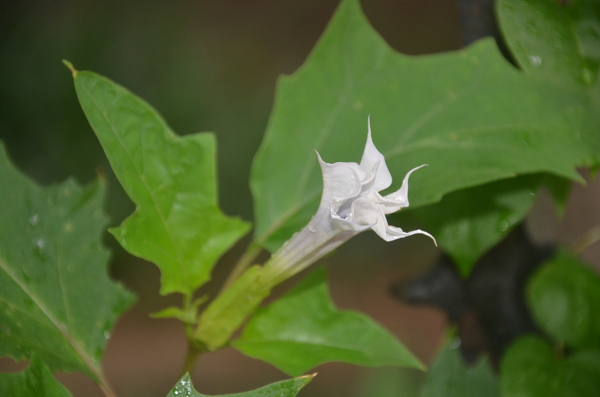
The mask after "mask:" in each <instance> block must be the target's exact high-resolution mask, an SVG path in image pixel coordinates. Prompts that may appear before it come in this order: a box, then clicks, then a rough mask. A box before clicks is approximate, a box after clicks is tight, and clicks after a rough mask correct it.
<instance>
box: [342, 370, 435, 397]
mask: <svg viewBox="0 0 600 397" xmlns="http://www.w3.org/2000/svg"><path fill="white" fill-rule="evenodd" d="M365 374H366V376H364V377H363V379H361V381H360V383H359V384H358V388H357V391H356V393H354V394H353V397H374V396H377V397H417V396H418V392H419V389H420V386H421V385H420V382H419V381H420V380H421V378H422V376H419V375H423V373H419V374H417V373H416V371H414V370H407V369H406V368H395V367H388V368H370V369H369V370H368V371H366V372H365Z"/></svg>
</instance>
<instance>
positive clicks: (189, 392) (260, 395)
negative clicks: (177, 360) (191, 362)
mask: <svg viewBox="0 0 600 397" xmlns="http://www.w3.org/2000/svg"><path fill="white" fill-rule="evenodd" d="M312 378H314V375H307V376H302V377H299V378H295V379H289V380H284V381H281V382H276V383H272V384H270V385H268V386H264V387H261V388H260V389H256V390H253V391H249V392H245V393H236V394H226V395H221V396H220V397H294V396H295V395H297V394H298V392H299V391H300V389H302V388H303V387H304V386H306V384H307V383H308V382H310V381H311V380H312ZM167 397H210V396H207V395H205V394H201V393H198V392H197V391H196V389H194V386H193V385H192V381H191V379H190V376H189V375H188V374H185V375H184V377H183V378H181V379H180V380H179V382H177V384H176V385H175V387H174V388H173V390H171V392H170V393H169V395H168V396H167Z"/></svg>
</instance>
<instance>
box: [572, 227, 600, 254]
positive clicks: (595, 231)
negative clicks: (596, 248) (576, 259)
mask: <svg viewBox="0 0 600 397" xmlns="http://www.w3.org/2000/svg"><path fill="white" fill-rule="evenodd" d="M598 241H600V225H596V226H594V227H593V228H591V229H590V230H588V231H587V232H585V233H584V234H583V236H581V237H580V238H579V239H578V240H577V241H576V242H575V244H573V252H574V253H575V254H576V255H579V254H581V253H582V252H583V251H585V250H586V249H587V248H588V247H589V246H591V245H593V244H594V243H596V242H598Z"/></svg>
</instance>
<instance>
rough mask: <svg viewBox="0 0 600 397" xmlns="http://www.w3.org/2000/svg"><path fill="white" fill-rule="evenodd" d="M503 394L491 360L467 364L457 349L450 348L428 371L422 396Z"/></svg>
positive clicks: (494, 395)
mask: <svg viewBox="0 0 600 397" xmlns="http://www.w3.org/2000/svg"><path fill="white" fill-rule="evenodd" d="M499 395H500V390H499V387H498V380H497V379H496V376H495V375H494V373H493V372H492V368H491V366H490V364H489V362H488V361H487V359H482V360H480V361H479V362H478V363H477V364H476V365H475V366H473V367H470V366H467V365H466V364H465V363H464V361H463V359H462V357H461V356H460V352H459V350H458V349H456V348H454V349H453V348H451V347H446V348H445V349H444V350H442V352H441V353H440V354H439V355H438V357H437V358H436V360H435V362H434V363H433V366H432V367H431V370H430V371H429V373H428V374H427V379H426V380H425V385H424V386H423V389H422V390H421V394H420V396H421V397H446V396H477V397H496V396H499Z"/></svg>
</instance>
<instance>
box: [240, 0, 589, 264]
mask: <svg viewBox="0 0 600 397" xmlns="http://www.w3.org/2000/svg"><path fill="white" fill-rule="evenodd" d="M591 102H592V99H591V98H590V97H589V95H587V93H585V92H582V91H580V90H570V89H568V90H566V89H565V88H564V87H562V86H557V85H551V84H548V83H547V82H545V81H541V80H539V79H532V78H530V77H529V76H527V75H525V74H524V73H522V72H520V71H518V70H516V69H515V68H514V67H512V66H511V65H510V64H509V63H508V62H506V61H505V60H504V59H503V58H502V56H501V55H500V53H499V51H498V50H497V48H496V47H495V44H494V42H493V40H491V39H484V40H482V41H480V42H478V43H476V44H474V45H473V46H471V47H469V48H467V49H465V50H463V51H457V52H453V53H447V54H436V55H428V56H421V57H410V56H405V55H402V54H399V53H397V52H395V51H393V50H392V49H391V48H390V47H389V46H388V45H387V44H386V43H385V42H384V41H383V39H382V38H381V37H380V36H379V35H378V34H377V33H376V32H375V30H374V29H373V28H372V27H371V26H370V25H369V23H368V21H367V20H366V18H365V17H364V15H363V14H362V11H361V10H360V6H359V2H358V1H357V0H346V1H343V2H342V3H341V5H340V7H339V9H338V11H337V12H336V14H335V16H334V18H333V20H332V21H331V23H330V25H329V26H328V28H327V30H326V32H325V33H324V35H323V36H322V37H321V39H320V41H319V43H318V44H317V46H316V48H315V49H314V50H313V52H312V54H311V55H310V57H309V58H308V60H307V61H306V63H305V64H304V66H303V67H302V68H301V69H300V70H299V71H298V72H296V73H295V74H294V75H292V76H289V77H284V78H282V79H281V80H280V82H279V84H278V90H277V97H276V99H275V105H274V109H273V113H272V115H271V119H270V121H269V125H268V129H267V131H266V135H265V138H264V140H263V143H262V145H261V147H260V149H259V152H258V153H257V155H256V158H255V161H254V163H253V168H252V180H251V186H252V192H253V195H254V198H255V206H256V211H255V215H256V222H257V225H256V230H255V233H256V234H255V239H256V240H257V241H258V243H260V244H262V245H263V246H265V247H266V248H268V249H269V250H271V251H273V250H275V249H277V248H278V247H280V246H281V244H283V242H284V241H286V240H287V239H288V238H289V237H290V236H291V235H292V234H293V233H294V232H296V231H297V230H299V229H300V228H301V227H303V226H304V225H305V224H306V223H307V222H308V220H309V219H310V217H311V216H312V215H313V214H314V212H315V210H316V208H317V207H318V201H319V196H320V194H321V186H322V185H321V174H320V170H319V166H318V162H317V159H316V155H315V153H314V150H315V149H316V150H318V151H319V153H320V154H321V156H322V158H323V159H324V160H325V161H327V162H335V161H357V160H358V159H360V156H361V152H362V149H363V146H364V142H365V139H366V136H365V135H366V119H367V115H368V114H371V124H372V129H373V140H374V142H375V145H376V146H377V147H378V148H379V149H380V150H381V151H382V153H383V154H384V155H385V157H386V161H387V164H388V167H389V169H390V171H391V173H392V175H393V176H395V178H396V180H395V183H394V185H393V187H395V188H397V187H398V186H399V184H400V181H399V178H400V177H401V176H403V175H404V174H405V173H406V172H407V171H408V170H409V169H411V168H413V167H415V166H417V165H420V164H423V163H427V164H429V165H430V166H429V167H428V168H426V169H424V170H420V171H419V172H417V173H415V174H414V175H413V176H411V189H410V193H409V195H410V203H411V208H414V207H418V206H423V205H425V204H430V203H434V202H436V201H438V200H440V198H441V197H442V196H443V195H444V194H446V193H449V192H452V191H456V190H460V189H464V188H467V187H471V186H476V185H480V184H483V183H487V182H491V181H495V180H499V179H504V178H508V177H513V176H515V175H516V174H525V173H538V172H547V173H552V174H556V175H560V176H562V177H565V178H569V179H574V180H581V177H580V176H579V175H578V174H577V173H576V171H575V168H574V166H575V165H578V164H583V163H588V162H592V160H593V159H592V157H593V156H592V154H591V153H597V148H598V147H600V142H599V141H600V139H599V138H598V135H597V134H590V131H592V132H595V131H596V129H597V125H598V124H599V122H598V120H599V118H600V117H599V114H600V113H599V112H591V111H589V109H590V106H592V104H591ZM594 159H595V158H594ZM527 201H529V199H527ZM505 233H506V231H502V230H500V229H498V230H497V234H498V235H503V234H505ZM472 259H476V258H472Z"/></svg>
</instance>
